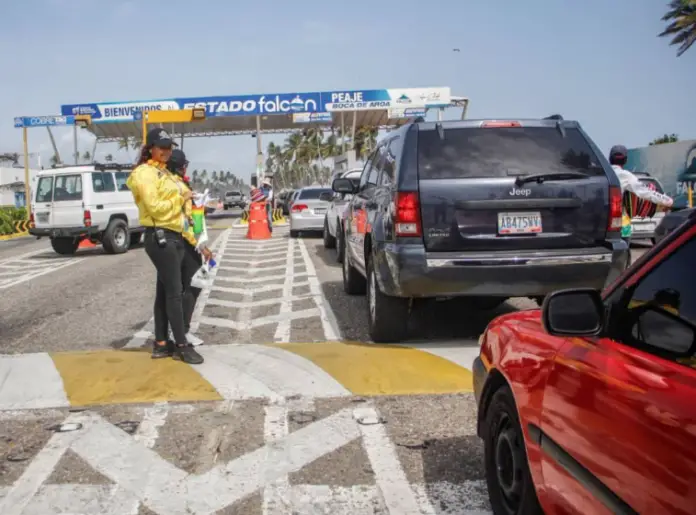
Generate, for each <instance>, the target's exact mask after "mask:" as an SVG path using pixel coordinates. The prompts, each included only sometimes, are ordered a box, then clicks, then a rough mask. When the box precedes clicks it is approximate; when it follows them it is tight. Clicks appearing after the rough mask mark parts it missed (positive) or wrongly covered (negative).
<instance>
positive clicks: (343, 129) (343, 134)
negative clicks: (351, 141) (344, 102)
mask: <svg viewBox="0 0 696 515" xmlns="http://www.w3.org/2000/svg"><path fill="white" fill-rule="evenodd" d="M341 153H342V154H345V153H346V117H345V113H344V112H343V111H341Z"/></svg>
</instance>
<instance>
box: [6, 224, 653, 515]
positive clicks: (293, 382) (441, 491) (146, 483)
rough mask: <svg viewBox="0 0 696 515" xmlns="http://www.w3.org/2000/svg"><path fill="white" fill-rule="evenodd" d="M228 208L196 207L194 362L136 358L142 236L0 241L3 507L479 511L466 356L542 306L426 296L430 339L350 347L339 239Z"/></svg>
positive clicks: (419, 331)
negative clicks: (207, 276) (90, 244)
mask: <svg viewBox="0 0 696 515" xmlns="http://www.w3.org/2000/svg"><path fill="white" fill-rule="evenodd" d="M238 215H239V213H238V211H237V212H236V211H229V212H221V213H216V214H214V215H213V216H211V217H210V219H209V226H210V227H211V228H212V229H211V236H212V238H211V239H216V238H218V239H217V245H218V249H217V252H218V256H219V263H220V266H219V267H218V270H217V271H216V276H215V280H214V283H213V286H212V288H211V289H210V291H204V293H203V294H202V296H201V299H200V301H199V304H200V305H199V311H198V313H197V314H196V315H195V320H196V325H197V326H198V328H197V329H198V330H197V334H198V335H199V336H201V337H202V338H204V340H205V341H206V344H205V345H203V346H202V347H200V350H201V352H202V353H203V354H204V356H205V357H206V363H205V364H204V365H202V366H200V367H196V368H193V367H188V366H186V365H183V364H181V363H177V362H174V361H172V360H158V361H156V362H153V361H152V360H150V359H149V357H148V355H147V353H146V352H140V350H142V349H141V348H142V347H146V346H147V340H148V338H149V337H150V335H149V323H150V318H151V313H152V303H153V298H154V288H153V284H154V280H155V272H154V268H153V267H152V265H151V263H150V262H149V260H148V258H147V256H146V255H145V253H144V250H143V249H142V248H134V249H131V250H130V251H129V252H128V253H127V254H124V255H118V256H110V255H106V254H104V253H103V251H102V250H101V248H99V247H98V248H95V249H89V250H81V251H79V252H78V254H77V255H76V256H75V257H71V258H64V257H59V256H57V255H55V254H54V253H53V251H52V250H51V249H50V245H49V243H48V242H47V241H45V240H40V241H36V240H33V239H21V240H13V241H9V242H0V295H2V298H3V300H2V303H1V305H0V420H1V422H0V513H2V514H3V515H4V514H6V513H7V514H10V513H16V514H24V515H32V514H36V515H39V514H40V515H47V514H51V513H64V512H66V511H70V512H72V513H75V512H77V513H95V514H96V513H100V514H101V513H114V514H118V515H121V514H131V513H132V514H138V515H141V514H142V515H145V514H152V513H161V514H168V515H169V514H177V513H219V514H240V515H256V514H264V515H267V514H268V515H275V514H290V513H298V514H302V515H304V514H314V513H317V514H318V513H330V514H332V515H334V514H346V515H362V514H390V515H401V514H402V513H423V514H429V515H435V514H438V515H455V514H456V515H475V514H476V515H480V514H483V513H490V511H489V510H490V506H489V504H488V500H487V493H486V489H485V484H484V480H483V479H484V475H483V464H482V446H481V443H480V441H479V439H478V438H477V437H476V436H475V430H474V428H475V420H476V409H475V403H474V399H473V395H472V393H470V392H471V387H470V385H471V379H470V373H469V372H468V371H467V368H468V366H469V364H470V359H471V357H472V356H473V355H475V353H476V348H477V347H476V341H477V338H478V336H479V335H480V333H481V331H482V330H483V329H484V328H485V326H486V324H487V323H488V322H489V321H490V320H491V319H492V318H493V317H494V316H496V315H498V314H501V313H505V312H509V311H511V310H515V309H524V308H529V307H534V306H535V305H536V304H535V303H534V302H532V301H530V300H528V299H513V300H511V301H508V302H507V303H505V304H504V305H502V306H501V307H499V308H498V309H496V310H492V311H484V310H472V309H470V308H469V307H468V306H467V305H466V304H465V303H462V302H459V301H448V302H435V301H433V302H427V303H423V304H422V305H419V306H418V307H417V308H416V310H415V312H414V314H413V317H412V321H411V323H412V325H411V335H412V341H411V342H410V345H411V346H413V347H417V348H418V349H425V351H422V350H417V349H416V348H399V347H394V346H376V345H363V344H360V343H361V342H367V340H368V337H367V333H366V327H367V320H366V316H367V307H366V301H365V298H364V297H349V296H347V295H345V294H344V293H343V291H342V284H341V268H340V266H339V265H338V263H336V261H335V254H334V251H328V250H325V249H324V248H323V244H322V240H321V238H320V237H319V236H318V235H316V236H315V235H305V236H304V237H302V238H300V239H298V240H291V239H290V238H288V237H287V228H282V227H279V228H276V229H275V230H274V237H273V238H272V239H271V240H266V241H262V242H248V240H245V239H244V238H243V230H241V229H232V230H230V229H229V228H230V227H232V225H233V224H234V223H235V222H237V218H236V217H237V216H238ZM644 251H645V249H637V250H636V255H637V254H639V253H642V252H644ZM334 340H336V341H334ZM346 342H357V343H358V344H357V345H353V344H350V343H346ZM267 343H270V344H272V345H269V346H265V345H259V344H267ZM61 351H90V352H77V353H75V352H61ZM114 351H117V352H114ZM29 353H32V354H29ZM37 353H39V354H37ZM40 353H51V354H50V356H51V357H50V358H49V357H48V355H45V354H40ZM3 354H4V355H12V357H7V356H6V357H5V358H4V360H3V359H2V355H3ZM440 356H447V360H446V359H442V358H441V357H440ZM448 360H454V362H452V361H448ZM385 363H389V366H388V367H385ZM61 378H62V382H61ZM46 392H48V393H46ZM194 401H197V402H194ZM30 408H31V409H30ZM73 422H74V423H76V424H79V426H73V427H70V426H65V427H64V428H65V429H76V430H75V431H67V432H60V431H58V432H57V431H56V428H55V427H54V425H55V424H62V423H73Z"/></svg>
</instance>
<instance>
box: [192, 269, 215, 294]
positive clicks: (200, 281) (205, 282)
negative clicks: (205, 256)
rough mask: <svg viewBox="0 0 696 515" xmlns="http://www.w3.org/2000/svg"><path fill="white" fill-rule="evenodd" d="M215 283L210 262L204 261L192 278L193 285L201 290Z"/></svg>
mask: <svg viewBox="0 0 696 515" xmlns="http://www.w3.org/2000/svg"><path fill="white" fill-rule="evenodd" d="M212 285H213V276H212V274H211V273H210V267H209V266H208V263H204V264H203V266H201V267H200V268H199V269H198V271H196V273H195V274H193V277H192V278H191V286H193V287H194V288H198V289H200V290H205V289H209V288H210V287H211V286H212Z"/></svg>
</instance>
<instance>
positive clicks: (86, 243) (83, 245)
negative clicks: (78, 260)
mask: <svg viewBox="0 0 696 515" xmlns="http://www.w3.org/2000/svg"><path fill="white" fill-rule="evenodd" d="M94 247H96V245H95V244H94V243H92V241H91V240H90V239H89V238H82V239H81V240H80V244H79V245H78V246H77V248H78V249H93V248H94Z"/></svg>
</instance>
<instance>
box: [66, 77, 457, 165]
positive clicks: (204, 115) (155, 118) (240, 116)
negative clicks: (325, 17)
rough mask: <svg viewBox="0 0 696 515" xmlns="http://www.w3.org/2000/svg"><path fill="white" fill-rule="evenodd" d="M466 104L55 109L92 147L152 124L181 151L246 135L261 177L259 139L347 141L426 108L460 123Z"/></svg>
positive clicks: (280, 100) (394, 97)
mask: <svg viewBox="0 0 696 515" xmlns="http://www.w3.org/2000/svg"><path fill="white" fill-rule="evenodd" d="M468 103H469V100H468V99H467V98H465V97H453V96H452V95H451V92H450V88H448V87H431V88H397V89H371V90H344V91H323V92H309V93H273V94H255V95H228V96H213V97H186V98H168V99H159V100H137V101H120V102H90V103H77V104H66V105H62V106H61V114H62V115H63V116H89V124H87V130H89V131H90V132H91V133H92V134H94V135H95V136H96V138H97V142H116V141H123V140H142V139H143V130H144V127H146V125H147V124H160V126H161V127H163V128H166V129H167V130H168V131H169V132H170V133H171V134H172V136H173V137H176V138H179V139H180V145H181V146H183V145H184V139H185V137H210V136H234V135H240V134H248V135H252V136H255V137H256V148H257V174H259V177H261V170H262V164H263V147H262V141H261V135H262V134H274V133H285V132H289V131H292V130H294V129H297V128H299V127H315V128H318V129H321V130H328V129H330V128H332V127H333V128H337V127H340V129H341V134H350V135H351V137H353V136H354V135H355V132H356V130H357V128H358V127H363V126H368V127H375V128H378V129H389V128H393V127H397V126H399V125H403V124H404V123H407V122H409V121H411V120H413V119H415V118H419V117H425V116H426V114H427V112H428V111H429V110H432V109H436V110H438V118H439V119H442V116H443V111H444V109H445V108H448V107H460V108H462V114H461V117H462V119H463V118H464V117H465V116H466V109H467V107H468ZM167 111H177V112H178V113H179V114H175V113H166V112H167ZM190 122H195V123H190ZM345 151H346V148H345V141H344V145H343V152H344V153H345Z"/></svg>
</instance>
